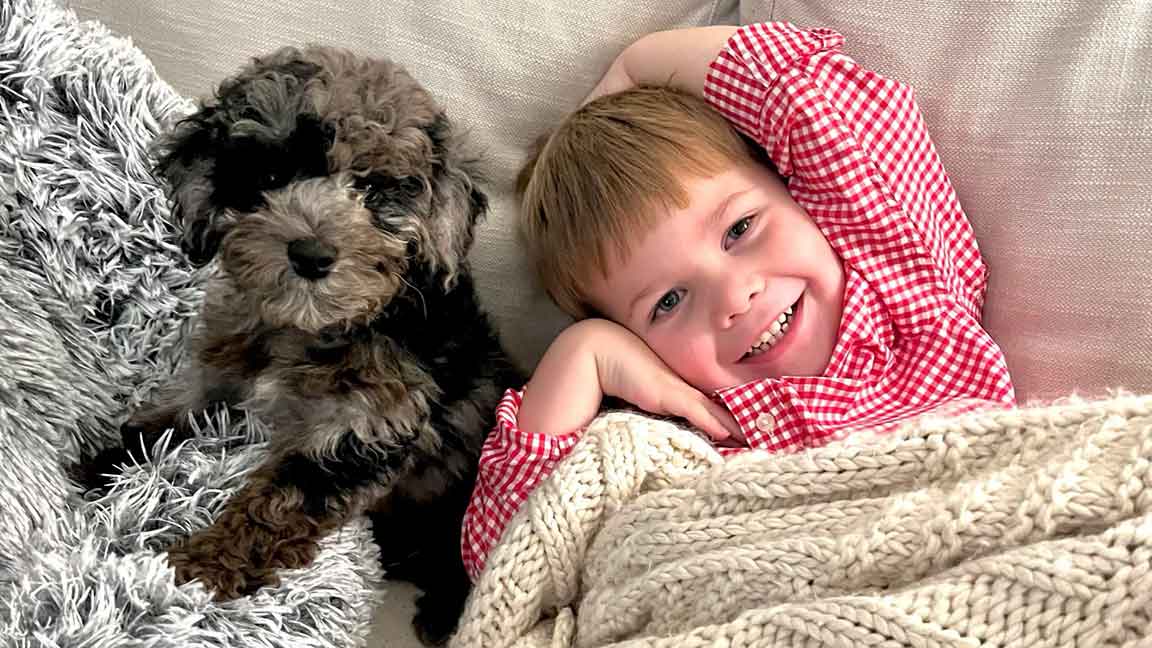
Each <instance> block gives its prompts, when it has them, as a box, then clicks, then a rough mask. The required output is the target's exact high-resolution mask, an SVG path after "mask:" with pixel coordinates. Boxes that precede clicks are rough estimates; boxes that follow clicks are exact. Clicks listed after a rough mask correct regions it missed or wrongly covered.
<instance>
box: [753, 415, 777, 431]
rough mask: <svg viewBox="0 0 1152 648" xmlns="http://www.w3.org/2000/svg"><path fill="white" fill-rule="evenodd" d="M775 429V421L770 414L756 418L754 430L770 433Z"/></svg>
mask: <svg viewBox="0 0 1152 648" xmlns="http://www.w3.org/2000/svg"><path fill="white" fill-rule="evenodd" d="M774 427H776V419H774V418H772V415H771V414H768V413H764V414H761V415H760V416H757V417H756V429H757V430H760V431H761V432H771V431H772V428H774Z"/></svg>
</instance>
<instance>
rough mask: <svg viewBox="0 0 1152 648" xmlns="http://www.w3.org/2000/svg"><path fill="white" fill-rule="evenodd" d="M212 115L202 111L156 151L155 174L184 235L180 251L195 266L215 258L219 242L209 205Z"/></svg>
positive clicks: (213, 137) (178, 127) (212, 208)
mask: <svg viewBox="0 0 1152 648" xmlns="http://www.w3.org/2000/svg"><path fill="white" fill-rule="evenodd" d="M213 112H214V109H212V108H204V109H202V110H201V111H200V112H199V113H197V114H194V115H192V116H190V117H188V118H186V119H184V120H183V121H181V122H180V123H179V124H177V125H176V128H175V129H174V130H173V131H172V132H171V133H170V134H169V135H167V136H166V137H163V138H162V139H160V140H159V141H158V142H157V146H156V149H155V150H156V154H157V162H156V166H155V168H154V173H155V174H156V175H157V176H158V177H159V178H160V179H162V180H163V181H164V183H165V185H166V186H165V191H166V193H167V195H168V199H169V202H170V203H171V205H172V215H173V217H174V218H175V219H176V222H177V223H178V224H179V226H180V228H181V230H182V232H183V234H182V236H181V242H180V247H181V249H182V250H183V251H184V254H185V256H187V257H188V260H189V261H190V262H191V263H192V264H193V265H196V266H203V265H205V264H207V263H208V262H209V261H211V260H212V257H214V256H216V251H217V249H219V247H220V239H221V234H220V232H219V231H218V229H217V227H216V225H217V224H216V222H215V221H216V218H217V213H218V210H217V208H216V206H215V205H214V204H213V202H212V181H211V174H212V168H213V165H214V164H215V158H214V155H213V152H214V150H215V149H216V147H217V144H218V142H217V139H218V134H217V130H218V129H217V128H216V127H215V126H214V125H213V124H212V119H211V118H212V114H213Z"/></svg>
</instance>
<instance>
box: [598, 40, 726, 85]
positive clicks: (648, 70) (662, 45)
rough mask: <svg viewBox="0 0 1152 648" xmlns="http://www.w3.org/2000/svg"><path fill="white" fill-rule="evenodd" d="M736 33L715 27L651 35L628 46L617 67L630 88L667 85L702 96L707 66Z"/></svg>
mask: <svg viewBox="0 0 1152 648" xmlns="http://www.w3.org/2000/svg"><path fill="white" fill-rule="evenodd" d="M737 29H738V28H737V27H735V26H731V25H715V26H710V27H693V28H688V29H673V30H668V31H661V32H654V33H651V34H648V35H646V36H643V37H641V38H640V39H639V40H637V41H636V42H634V43H632V44H631V45H629V46H628V47H627V48H626V49H625V50H624V51H623V52H622V53H621V54H620V56H619V57H618V58H617V61H616V64H619V66H620V70H619V72H620V73H622V74H625V75H626V76H627V77H628V78H629V79H630V80H631V81H632V84H633V85H645V84H655V85H665V84H667V85H672V86H674V87H677V88H680V89H682V90H686V91H689V92H692V93H693V94H696V95H702V94H703V93H704V80H705V79H706V78H707V76H708V68H709V66H710V65H711V64H712V61H714V60H715V59H716V57H717V56H718V55H719V54H720V51H721V50H723V49H724V46H725V44H727V42H728V39H729V38H730V37H731V36H732V34H734V33H736V30H737ZM616 64H614V65H613V67H615V66H616Z"/></svg>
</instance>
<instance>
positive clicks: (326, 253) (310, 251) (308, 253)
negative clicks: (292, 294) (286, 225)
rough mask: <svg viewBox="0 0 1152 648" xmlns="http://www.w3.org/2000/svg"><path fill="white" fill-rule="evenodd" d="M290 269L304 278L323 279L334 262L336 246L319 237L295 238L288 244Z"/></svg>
mask: <svg viewBox="0 0 1152 648" xmlns="http://www.w3.org/2000/svg"><path fill="white" fill-rule="evenodd" d="M288 261H289V262H290V263H291V264H292V271H293V272H295V273H296V274H298V275H300V276H301V277H304V278H305V279H323V278H324V277H326V276H328V273H329V272H330V271H331V270H332V265H333V264H334V263H336V248H334V247H332V246H331V245H328V244H327V243H324V242H323V241H320V240H319V239H314V238H306V239H296V240H295V241H292V242H291V243H289V244H288Z"/></svg>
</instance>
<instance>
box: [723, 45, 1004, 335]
mask: <svg viewBox="0 0 1152 648" xmlns="http://www.w3.org/2000/svg"><path fill="white" fill-rule="evenodd" d="M843 42H844V39H843V38H842V37H841V36H840V35H839V34H837V33H836V32H833V31H831V30H827V29H808V30H804V29H798V28H796V27H794V26H793V25H791V24H788V23H757V24H751V25H746V26H743V27H741V28H740V29H738V30H737V31H736V32H735V33H734V34H733V35H732V36H731V37H730V38H729V40H728V42H727V44H726V46H725V48H724V49H723V51H722V52H721V53H720V54H719V55H718V56H717V58H716V59H715V60H714V61H713V62H712V65H711V67H710V69H709V72H708V76H707V79H706V82H705V87H704V96H705V98H706V99H707V100H708V101H709V103H711V104H712V105H713V106H714V107H715V108H716V109H717V110H719V111H720V112H721V113H723V114H724V115H725V116H726V117H727V118H728V119H729V121H730V122H731V123H732V124H733V125H734V126H735V127H736V128H738V129H739V130H740V131H741V132H743V133H744V134H745V135H747V136H748V137H750V138H752V139H753V140H755V141H756V142H757V143H759V144H760V145H761V146H763V147H764V149H765V151H766V152H767V153H768V155H769V157H770V158H771V160H772V161H773V163H774V164H775V165H776V167H777V169H778V171H779V172H780V173H781V175H783V176H785V177H787V178H788V184H789V191H790V192H791V193H792V195H793V197H795V198H796V200H797V202H799V203H800V204H801V205H803V206H804V207H805V209H806V210H807V211H808V212H809V215H810V216H812V218H813V219H814V220H815V221H816V222H817V224H818V225H819V226H820V227H821V230H822V231H823V232H824V233H825V236H826V237H827V238H828V240H829V243H830V244H831V245H832V246H833V248H835V249H836V251H837V253H839V254H840V256H841V258H842V260H843V261H844V262H845V263H846V264H849V265H852V266H855V267H856V268H857V269H858V270H859V271H861V272H862V273H863V274H864V275H865V276H866V277H867V278H868V280H869V281H871V282H872V283H873V284H874V285H875V286H876V287H877V289H878V290H879V291H880V292H881V294H882V295H883V296H884V297H885V298H886V299H885V301H886V302H888V303H887V306H888V307H889V308H890V309H892V310H893V311H894V313H893V315H894V320H895V323H896V324H897V325H898V326H902V327H913V328H914V327H916V326H917V325H921V324H923V322H925V321H927V320H929V319H931V318H933V317H935V316H936V315H938V314H939V311H940V309H939V307H938V305H937V304H935V303H934V301H935V300H936V299H939V298H941V297H943V298H953V299H955V300H956V301H957V302H958V303H959V304H960V305H961V306H962V307H964V308H965V309H967V310H968V311H969V312H971V313H972V314H973V315H975V316H976V317H977V318H978V317H979V314H980V309H981V308H982V305H983V299H984V293H985V288H986V275H987V271H986V268H985V266H984V264H983V261H982V259H981V257H980V253H979V250H978V248H977V245H976V239H975V236H974V234H973V232H972V229H971V225H970V223H969V222H968V219H967V217H966V216H965V214H964V212H963V210H962V209H961V207H960V204H959V201H958V200H957V198H956V195H955V192H954V190H953V187H952V185H951V182H950V181H949V180H948V176H947V174H946V173H945V171H944V168H943V164H942V163H941V161H940V159H939V158H938V157H937V155H936V150H935V148H934V146H933V144H932V141H931V139H930V138H929V136H928V132H927V129H926V127H925V124H924V121H923V118H922V116H921V113H920V110H919V108H918V106H917V105H916V101H915V98H914V95H913V92H912V90H911V88H909V87H907V86H905V85H903V84H901V83H899V82H897V81H894V80H892V79H888V78H886V77H884V76H882V75H880V74H878V73H877V72H875V71H872V70H868V69H866V68H864V67H862V66H860V65H858V64H857V63H856V62H855V61H854V60H852V59H851V58H849V57H848V56H846V55H844V54H843V53H842V52H841V51H840V48H841V46H842V45H843ZM871 195H874V196H877V197H878V199H877V200H876V201H875V202H874V203H873V204H869V205H861V204H859V203H858V199H859V197H860V196H871ZM893 277H898V278H899V280H898V281H897V280H895V279H893ZM909 287H915V288H917V289H920V292H915V291H909Z"/></svg>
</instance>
